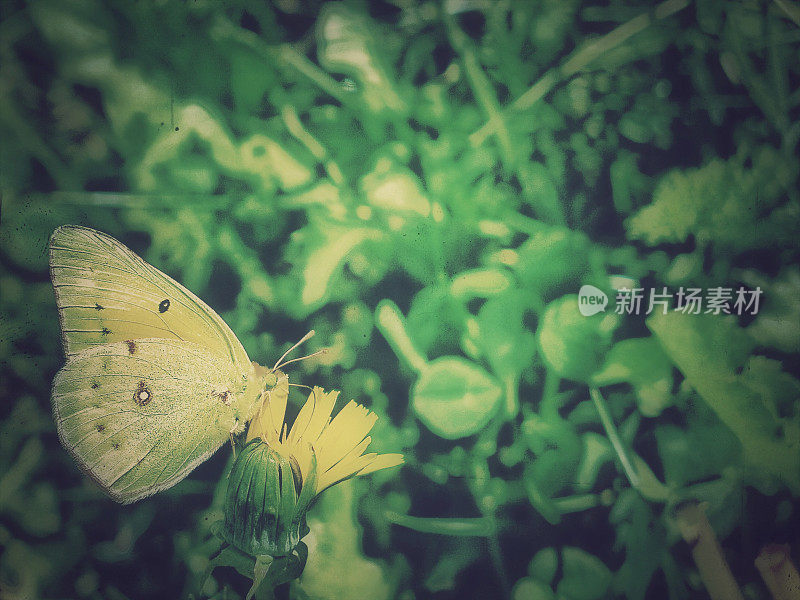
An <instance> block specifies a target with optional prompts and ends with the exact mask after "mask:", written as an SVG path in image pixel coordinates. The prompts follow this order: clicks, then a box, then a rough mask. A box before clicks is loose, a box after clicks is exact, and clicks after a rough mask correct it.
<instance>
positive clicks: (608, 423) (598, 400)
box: [589, 388, 639, 488]
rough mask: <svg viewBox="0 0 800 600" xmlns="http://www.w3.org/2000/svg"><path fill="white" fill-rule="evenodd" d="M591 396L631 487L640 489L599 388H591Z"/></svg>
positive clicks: (631, 462) (634, 470)
mask: <svg viewBox="0 0 800 600" xmlns="http://www.w3.org/2000/svg"><path fill="white" fill-rule="evenodd" d="M589 395H590V396H591V397H592V402H594V405H595V407H596V408H597V412H598V414H599V415H600V422H601V423H602V424H603V428H604V429H605V430H606V435H607V436H608V439H609V440H610V441H611V446H612V447H613V448H614V451H615V452H616V453H617V456H618V457H619V462H620V463H621V464H622V469H623V470H624V471H625V475H626V476H627V477H628V481H630V483H631V486H633V487H634V488H638V487H639V476H638V475H637V473H636V469H635V468H634V466H633V461H632V460H631V458H630V456H629V455H628V451H627V450H626V449H625V445H624V444H623V443H622V439H620V437H619V433H618V432H617V428H616V426H615V425H614V420H613V419H612V418H611V413H610V412H609V411H608V406H607V405H606V401H605V399H604V398H603V396H602V395H601V394H600V390H598V389H597V388H589Z"/></svg>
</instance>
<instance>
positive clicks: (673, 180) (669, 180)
mask: <svg viewBox="0 0 800 600" xmlns="http://www.w3.org/2000/svg"><path fill="white" fill-rule="evenodd" d="M749 158H750V159H751V160H752V162H753V166H752V168H749V169H748V168H746V167H745V166H744V159H745V157H744V156H742V155H737V156H735V157H733V158H732V159H730V160H729V161H723V160H720V159H713V160H712V161H710V162H709V163H708V164H706V165H704V166H702V167H700V168H697V169H687V170H684V171H677V170H676V171H672V172H670V173H669V174H668V175H666V176H664V177H663V178H662V179H661V180H660V181H659V183H658V185H657V187H656V190H655V192H654V194H653V202H652V203H651V204H650V205H648V206H645V207H644V208H642V209H641V210H639V211H638V212H636V213H635V214H633V215H632V216H631V217H630V218H629V219H628V221H627V223H626V225H627V228H628V234H629V236H630V237H632V238H635V239H641V240H644V241H645V242H646V243H647V244H649V245H651V246H654V245H657V244H660V243H662V242H670V243H676V242H684V241H686V239H687V238H688V236H689V235H690V234H693V235H694V236H695V238H696V239H697V241H698V242H699V243H700V244H701V245H702V244H705V243H708V242H713V243H716V244H719V245H721V246H722V247H724V248H725V249H727V250H729V251H733V252H736V253H740V252H742V251H744V250H747V249H750V248H764V247H774V246H775V245H780V244H788V243H792V242H793V240H794V238H795V233H796V232H795V231H794V228H793V225H792V224H793V223H794V222H795V219H796V208H795V207H793V206H792V205H791V204H789V205H785V206H782V207H779V208H774V207H776V205H777V204H778V202H779V201H780V200H781V198H782V197H783V196H784V194H785V192H786V190H787V189H789V188H790V187H791V186H792V185H794V182H795V181H796V179H797V172H798V166H797V161H796V160H795V159H794V157H791V158H789V157H787V156H785V155H783V154H781V153H780V152H779V151H777V150H774V149H773V148H770V147H768V146H765V147H762V148H759V149H758V150H757V151H755V152H754V153H753V155H752V156H751V157H749ZM770 211H771V212H770Z"/></svg>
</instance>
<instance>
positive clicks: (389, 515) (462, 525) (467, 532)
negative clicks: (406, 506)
mask: <svg viewBox="0 0 800 600" xmlns="http://www.w3.org/2000/svg"><path fill="white" fill-rule="evenodd" d="M385 514H386V520H387V521H389V522H390V523H394V524H395V525H400V526H401V527H405V528H407V529H413V530H414V531H418V532H420V533H434V534H438V535H450V536H454V537H489V536H491V535H492V533H493V529H494V523H492V520H491V519H488V518H486V517H474V518H465V519H454V518H439V517H414V516H411V515H404V514H401V513H398V512H394V511H386V513H385Z"/></svg>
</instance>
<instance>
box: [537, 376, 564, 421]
mask: <svg viewBox="0 0 800 600" xmlns="http://www.w3.org/2000/svg"><path fill="white" fill-rule="evenodd" d="M560 384H561V377H559V376H558V374H557V373H556V372H555V371H553V370H552V369H547V370H546V371H545V375H544V387H543V389H542V402H541V404H540V406H539V414H540V415H542V417H543V418H545V419H548V418H551V417H555V416H557V415H558V386H559V385H560Z"/></svg>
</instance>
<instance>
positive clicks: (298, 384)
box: [289, 383, 314, 392]
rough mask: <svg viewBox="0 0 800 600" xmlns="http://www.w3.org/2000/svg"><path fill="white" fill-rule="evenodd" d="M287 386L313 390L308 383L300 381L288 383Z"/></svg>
mask: <svg viewBox="0 0 800 600" xmlns="http://www.w3.org/2000/svg"><path fill="white" fill-rule="evenodd" d="M289 386H290V387H300V388H306V389H307V390H311V391H312V392H313V391H314V388H312V387H311V386H310V385H303V384H302V383H290V384H289Z"/></svg>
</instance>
